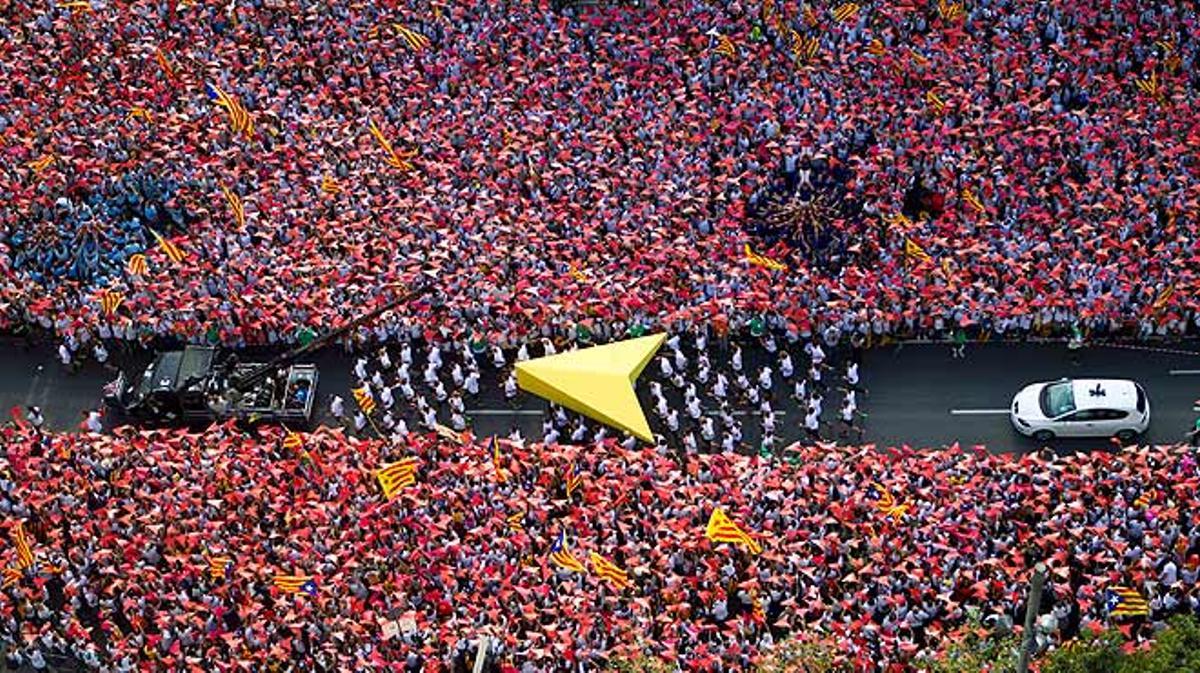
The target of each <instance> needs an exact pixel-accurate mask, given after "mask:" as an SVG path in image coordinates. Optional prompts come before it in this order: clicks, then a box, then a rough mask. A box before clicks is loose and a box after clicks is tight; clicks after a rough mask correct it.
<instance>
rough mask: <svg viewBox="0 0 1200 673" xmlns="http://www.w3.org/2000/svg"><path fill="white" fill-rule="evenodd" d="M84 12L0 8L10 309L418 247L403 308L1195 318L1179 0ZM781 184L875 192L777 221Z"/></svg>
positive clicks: (384, 288) (368, 269) (189, 286)
mask: <svg viewBox="0 0 1200 673" xmlns="http://www.w3.org/2000/svg"><path fill="white" fill-rule="evenodd" d="M553 4H554V5H557V4H559V3H553ZM60 5H62V6H59V7H56V6H54V5H53V4H38V3H24V2H19V3H13V4H11V6H9V7H7V8H6V19H7V20H6V21H5V22H4V23H3V24H0V37H2V38H3V39H0V77H3V79H4V81H5V82H6V83H8V86H7V87H6V88H5V91H3V92H0V130H2V131H3V139H2V140H0V153H2V155H3V157H4V161H3V162H0V185H2V186H3V188H4V191H5V194H6V198H5V199H4V202H3V204H0V227H2V229H3V236H2V239H3V240H2V243H0V245H3V250H0V261H2V269H3V270H2V271H0V274H2V275H0V297H2V298H0V315H2V316H3V317H2V318H0V320H2V321H3V324H4V325H6V326H12V325H14V324H18V323H33V324H41V325H42V326H43V327H45V328H47V329H51V330H54V331H55V332H56V333H57V334H58V336H59V337H60V338H61V339H63V340H65V341H68V342H69V343H72V344H80V343H86V342H87V341H88V339H87V337H86V336H85V335H84V332H88V333H98V332H100V331H102V330H110V331H115V332H116V333H117V334H118V335H119V336H121V337H127V338H139V337H148V336H151V335H154V334H160V335H175V336H185V337H189V338H195V339H201V338H207V339H210V340H214V341H217V340H219V341H222V342H225V343H228V344H242V343H255V342H269V341H289V340H294V339H296V338H298V337H297V334H298V333H299V332H300V331H301V330H302V328H303V327H305V326H311V327H314V328H317V329H323V328H324V327H326V326H328V325H330V324H332V323H335V322H337V321H338V320H339V319H341V317H343V316H348V315H351V314H353V313H354V312H355V310H356V307H359V306H362V305H364V304H369V303H370V302H371V301H372V300H373V299H374V298H376V297H378V295H380V294H384V293H387V292H390V291H391V289H390V288H391V287H392V285H393V284H394V283H398V282H410V281H412V280H413V279H414V278H416V277H418V275H419V271H422V270H424V271H427V272H429V273H432V274H433V275H435V276H436V277H437V295H438V296H437V298H436V301H422V302H416V303H414V305H413V306H412V307H409V310H408V311H400V312H397V314H396V316H395V317H394V318H393V319H392V320H393V322H394V323H395V324H394V325H393V326H392V332H404V331H407V330H410V329H418V330H420V329H426V327H425V326H430V327H429V328H428V329H431V330H434V331H435V333H436V330H437V329H438V328H439V327H440V328H442V329H443V330H445V331H446V332H447V333H449V334H453V333H464V334H472V333H475V334H477V335H479V336H480V337H481V338H485V339H489V340H492V341H507V342H509V343H517V342H520V341H524V340H528V339H530V338H533V337H535V336H538V335H540V334H541V333H542V332H547V331H548V332H552V333H560V332H562V331H568V330H574V329H576V328H578V327H579V326H580V325H587V324H588V323H589V321H605V322H613V321H621V322H623V323H625V324H631V323H638V324H643V325H646V326H671V325H676V324H679V323H689V322H692V323H694V322H703V321H706V320H716V321H718V322H721V321H728V322H730V323H731V324H733V325H739V324H742V323H744V322H745V321H747V320H748V319H749V318H750V317H752V316H756V315H762V314H770V315H775V316H778V317H779V318H780V319H781V320H783V321H784V322H785V323H786V324H788V325H789V326H791V327H792V328H793V329H795V330H798V331H805V330H811V331H816V329H817V328H821V327H823V326H828V325H837V326H838V327H840V328H842V329H860V330H872V331H874V332H876V333H879V334H883V333H923V332H933V331H936V330H938V329H940V328H947V327H951V326H954V325H973V326H977V328H978V329H981V330H988V331H992V332H1003V333H1007V334H1011V333H1014V332H1020V333H1028V332H1031V331H1040V330H1046V329H1052V328H1056V327H1058V328H1061V327H1063V326H1066V325H1070V324H1075V323H1079V324H1080V325H1081V326H1082V327H1084V328H1087V329H1091V330H1092V331H1093V332H1112V331H1121V332H1123V333H1134V334H1141V335H1145V334H1151V333H1157V334H1174V333H1179V332H1183V331H1185V330H1191V331H1193V332H1194V331H1195V329H1196V320H1197V319H1200V316H1198V315H1197V311H1196V309H1197V303H1196V302H1197V299H1196V297H1197V296H1200V293H1198V292H1197V286H1196V280H1197V279H1196V276H1197V269H1200V264H1198V263H1197V253H1196V246H1197V231H1198V225H1197V221H1196V216H1195V212H1196V205H1197V196H1198V191H1197V190H1198V184H1200V182H1198V181H1197V179H1196V171H1197V166H1196V163H1195V158H1194V156H1193V153H1192V152H1191V151H1190V148H1192V147H1194V146H1195V145H1196V143H1197V140H1198V138H1197V130H1198V128H1197V123H1196V122H1197V112H1196V111H1197V109H1200V106H1197V105H1196V103H1197V101H1196V98H1197V96H1196V91H1197V87H1198V84H1200V68H1198V67H1196V66H1197V64H1196V58H1197V50H1196V31H1197V24H1196V14H1195V10H1194V8H1193V7H1191V6H1190V5H1181V4H1179V3H1162V2H1152V1H1150V0H1118V1H1117V2H1112V3H1104V4H1097V3H1091V2H1078V1H1073V2H1063V3H1055V4H1053V5H1046V4H1045V3H1040V2H1032V1H1031V0H981V1H979V2H970V3H966V5H967V6H965V7H962V6H959V5H956V4H954V3H936V4H935V3H933V2H925V3H882V4H876V5H867V4H863V5H862V6H861V7H858V8H857V11H856V12H851V13H849V15H846V14H845V13H839V14H838V16H840V17H841V18H842V19H843V20H840V21H839V20H836V19H835V18H834V14H833V13H832V12H830V11H828V10H827V8H809V10H811V11H808V12H802V11H801V10H800V8H798V7H796V6H794V5H793V4H791V3H783V2H775V3H771V5H770V6H769V7H764V6H763V5H761V4H759V3H757V2H753V1H750V2H730V3H705V2H702V1H700V0H688V1H686V2H657V1H648V2H644V3H636V4H629V3H599V4H598V5H596V6H592V7H587V8H576V9H565V10H563V9H560V8H557V7H556V6H552V3H549V2H547V1H545V0H543V1H542V2H534V3H529V2H483V1H482V0H472V1H468V2H456V3H445V4H443V3H439V2H428V1H425V0H416V1H414V2H410V3H383V4H346V3H341V4H338V3H335V4H333V5H328V4H320V3H311V2H306V1H297V0H272V1H270V2H257V1H256V2H230V3H226V2H183V3H180V2H175V1H174V0H171V1H166V0H162V1H159V2H154V1H151V0H111V1H109V0H95V1H93V2H90V3H60ZM948 8H957V9H954V10H953V11H951V10H950V9H948ZM775 18H780V19H781V20H782V23H780V22H778V21H776V20H775ZM401 29H403V30H401ZM790 31H795V32H796V36H797V37H798V38H802V39H803V40H804V41H803V42H797V41H796V38H793V37H791V33H790ZM782 32H788V35H783V34H781V33H782ZM723 38H727V39H728V41H729V43H730V46H731V47H732V48H731V49H726V48H724V43H723V41H722V40H723ZM794 44H802V45H804V48H803V49H801V50H798V51H800V52H802V53H801V54H800V55H799V57H794V56H793V53H792V51H793V50H792V49H791V47H792V46H793V45H794ZM722 52H724V53H722ZM210 86H211V87H215V88H210ZM217 89H219V90H220V91H221V92H222V94H228V95H229V96H230V97H231V98H232V99H233V100H234V101H236V102H237V104H238V105H239V106H241V108H242V109H244V110H245V111H246V114H247V116H248V119H249V121H250V123H249V124H247V123H246V119H245V118H242V120H241V122H239V123H240V124H241V125H239V126H238V127H237V128H238V129H239V130H234V129H233V128H232V124H231V120H232V119H233V117H234V115H233V114H232V113H231V112H229V110H227V109H223V108H222V107H221V106H219V105H217V104H216V103H217V102H222V101H221V99H217V98H214V96H216V94H215V91H216V90H217ZM230 107H231V106H230ZM372 124H374V125H375V126H376V127H377V128H378V129H379V134H380V135H379V138H382V139H383V140H384V141H386V142H387V143H388V145H389V148H387V149H385V148H384V147H383V144H382V143H381V142H380V140H379V138H377V137H376V136H374V135H373V134H372V133H371V132H370V130H369V129H370V128H371V125H372ZM781 176H783V178H781ZM781 179H782V182H784V183H786V184H790V185H792V186H793V188H795V189H798V190H799V192H804V191H805V190H808V192H812V191H814V190H815V191H820V190H823V189H834V190H836V200H837V201H838V203H852V204H853V207H840V206H839V207H837V208H833V209H829V208H826V209H824V210H820V211H819V212H822V213H826V214H827V215H828V218H827V219H821V218H816V219H817V220H819V221H815V222H814V221H811V220H813V219H814V217H815V216H814V215H813V214H812V213H813V212H816V211H814V210H813V204H816V203H820V202H821V199H822V197H821V195H820V194H812V193H807V194H806V195H804V196H803V200H804V203H803V204H800V205H799V206H797V207H796V208H792V209H791V210H790V211H789V212H800V213H805V212H807V213H809V215H808V217H809V221H806V222H805V223H803V224H802V225H801V224H798V225H797V226H803V227H807V228H808V229H806V230H805V231H804V232H803V234H802V235H799V236H784V237H780V240H801V241H804V243H803V244H802V245H804V246H806V249H805V250H804V251H794V250H793V251H788V250H785V249H783V248H782V247H778V246H777V247H770V246H769V242H763V241H760V240H758V239H757V238H755V237H753V236H749V235H747V234H746V233H745V232H747V231H755V230H756V228H755V227H754V223H753V222H749V221H748V219H753V217H752V215H753V214H754V212H756V205H755V204H751V201H752V200H754V199H756V198H759V197H761V196H762V194H763V193H764V190H766V189H767V187H768V186H769V185H771V184H773V183H777V182H779V181H780V180H781ZM831 183H836V184H831ZM226 190H227V191H228V194H227V193H226ZM235 203H236V204H237V205H236V206H235ZM903 213H908V214H909V216H907V217H901V215H902V214H903ZM798 217H799V216H798ZM787 221H788V220H785V224H786V222H787ZM814 227H815V229H814ZM824 228H829V229H828V230H825V229H824ZM154 232H157V233H160V234H162V235H163V236H164V237H166V238H167V239H168V240H170V241H174V243H175V244H176V245H178V246H179V248H180V249H181V250H182V251H183V252H184V253H185V254H186V257H185V258H184V259H183V260H182V261H180V262H179V263H175V262H171V261H170V260H168V259H167V257H166V256H165V255H164V254H163V253H162V252H159V251H158V250H157V248H156V246H155V240H156V239H155V238H154ZM846 232H852V233H853V235H846ZM835 234H836V235H835ZM906 241H908V242H911V243H912V244H913V245H914V246H915V247H914V248H910V253H911V254H908V255H906V254H904V253H903V251H904V250H905V249H906ZM747 243H748V244H750V245H751V246H752V247H755V248H757V252H759V253H763V254H767V255H769V256H775V257H777V258H778V260H777V261H781V262H784V263H787V264H789V265H790V266H791V268H790V269H789V270H788V271H775V272H771V271H767V270H765V269H763V268H760V267H759V266H755V265H751V264H748V263H747V262H746V260H745V256H744V246H745V245H746V244H747ZM781 245H782V244H781ZM918 250H919V251H920V254H918V253H917V252H916V251H918ZM137 251H148V254H149V264H148V267H149V268H148V269H147V270H146V271H145V273H131V272H129V271H128V270H127V264H126V262H127V261H128V260H129V258H130V256H131V255H132V254H135V253H136V252H137ZM800 253H803V254H800ZM825 255H828V256H833V257H837V258H838V260H839V263H837V264H824V263H819V260H821V259H822V258H823V256H825ZM925 257H928V259H925ZM814 260H817V261H814ZM103 290H109V291H112V292H117V293H121V294H122V295H123V296H124V297H125V301H124V303H123V304H121V305H120V306H119V307H118V308H117V309H116V311H115V315H114V316H113V317H112V318H111V319H110V318H106V317H105V315H104V313H103V311H102V310H101V308H100V304H99V300H100V297H101V293H102V291H103ZM110 322H111V323H113V325H111V326H110V325H107V324H106V323H110Z"/></svg>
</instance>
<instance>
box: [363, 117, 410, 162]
mask: <svg viewBox="0 0 1200 673" xmlns="http://www.w3.org/2000/svg"><path fill="white" fill-rule="evenodd" d="M369 122H370V123H369V125H368V128H369V129H370V131H371V135H372V136H374V137H375V140H377V141H379V145H380V146H381V147H383V150H384V152H386V153H387V159H385V161H386V162H387V165H389V166H391V167H392V168H399V169H400V170H402V171H411V170H412V169H413V165H412V163H411V162H410V161H408V160H409V159H411V158H413V157H414V156H416V155H417V151H416V150H409V151H407V152H404V153H403V154H398V153H397V152H396V150H395V148H393V147H392V143H391V141H389V140H388V139H387V138H386V137H384V135H383V131H380V130H379V126H378V125H376V124H375V120H374V119H371V120H369Z"/></svg>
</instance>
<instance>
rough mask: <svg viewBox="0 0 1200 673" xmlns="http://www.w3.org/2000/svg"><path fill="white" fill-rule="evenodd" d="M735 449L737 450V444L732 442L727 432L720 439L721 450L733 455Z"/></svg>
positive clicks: (731, 436) (731, 437)
mask: <svg viewBox="0 0 1200 673" xmlns="http://www.w3.org/2000/svg"><path fill="white" fill-rule="evenodd" d="M735 448H737V442H736V441H734V439H733V435H731V434H729V433H728V432H727V433H725V434H724V436H722V437H721V450H722V451H724V452H725V453H733V450H734V449H735Z"/></svg>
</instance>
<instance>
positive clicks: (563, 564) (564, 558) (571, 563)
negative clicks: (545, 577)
mask: <svg viewBox="0 0 1200 673" xmlns="http://www.w3.org/2000/svg"><path fill="white" fill-rule="evenodd" d="M550 562H551V563H553V564H554V565H556V566H558V567H559V568H562V569H563V570H570V571H571V572H574V573H584V572H587V568H584V567H583V563H582V562H580V560H579V559H578V558H576V556H575V555H574V554H572V553H571V546H570V545H569V544H568V543H567V532H566V531H565V530H560V531H559V532H558V539H557V540H555V541H554V546H553V547H551V548H550Z"/></svg>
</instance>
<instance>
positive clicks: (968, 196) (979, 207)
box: [962, 187, 987, 215]
mask: <svg viewBox="0 0 1200 673" xmlns="http://www.w3.org/2000/svg"><path fill="white" fill-rule="evenodd" d="M962 198H963V201H966V202H967V205H969V206H971V208H972V209H974V210H975V212H977V213H979V214H980V215H982V214H984V213H986V212H987V208H984V207H983V201H980V200H979V197H978V196H975V192H972V191H971V190H970V189H968V188H966V187H963V190H962Z"/></svg>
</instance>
